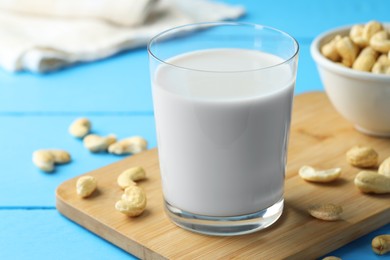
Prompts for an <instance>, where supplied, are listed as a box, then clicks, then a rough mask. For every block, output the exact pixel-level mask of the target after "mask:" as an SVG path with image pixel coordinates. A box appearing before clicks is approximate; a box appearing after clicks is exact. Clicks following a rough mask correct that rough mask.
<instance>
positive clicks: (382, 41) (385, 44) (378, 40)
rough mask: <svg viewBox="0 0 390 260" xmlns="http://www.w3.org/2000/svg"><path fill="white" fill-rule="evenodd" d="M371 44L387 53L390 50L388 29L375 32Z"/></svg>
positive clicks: (377, 49) (375, 48)
mask: <svg viewBox="0 0 390 260" xmlns="http://www.w3.org/2000/svg"><path fill="white" fill-rule="evenodd" d="M370 46H371V47H372V48H373V49H374V50H376V51H379V52H382V53H387V52H389V51H390V35H389V32H387V31H380V32H377V33H376V34H374V35H373V36H372V37H371V40H370Z"/></svg>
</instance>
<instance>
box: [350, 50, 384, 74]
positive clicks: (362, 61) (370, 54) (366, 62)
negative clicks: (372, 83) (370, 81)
mask: <svg viewBox="0 0 390 260" xmlns="http://www.w3.org/2000/svg"><path fill="white" fill-rule="evenodd" d="M377 57H378V53H377V52H376V51H374V50H373V49H372V48H371V47H366V48H364V49H363V50H362V51H361V52H360V54H359V56H358V57H357V59H356V60H355V62H354V63H353V65H352V68H353V69H355V70H360V71H371V69H372V67H373V66H374V64H375V62H376V59H377Z"/></svg>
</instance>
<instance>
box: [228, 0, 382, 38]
mask: <svg viewBox="0 0 390 260" xmlns="http://www.w3.org/2000/svg"><path fill="white" fill-rule="evenodd" d="M223 2H226V3H231V4H241V5H243V6H244V7H245V8H246V9H247V15H246V16H245V17H244V18H242V19H240V20H241V21H246V22H253V23H258V24H263V25H268V26H272V27H276V28H279V29H281V30H284V31H286V32H288V33H290V34H292V35H293V36H294V37H296V38H298V39H312V38H313V37H315V36H316V35H318V34H319V33H321V32H323V31H325V30H328V29H330V28H333V27H338V26H343V25H348V24H356V23H365V22H367V21H370V20H372V19H376V20H379V21H382V22H385V21H387V22H389V21H390V16H389V10H390V1H388V0H345V1H340V0H327V1H306V0H300V1H291V0H273V1H250V0H247V1H240V0H224V1H223Z"/></svg>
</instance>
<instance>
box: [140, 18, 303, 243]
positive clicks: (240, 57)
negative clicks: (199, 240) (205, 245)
mask: <svg viewBox="0 0 390 260" xmlns="http://www.w3.org/2000/svg"><path fill="white" fill-rule="evenodd" d="M298 50H299V47H298V43H297V41H296V40H295V39H294V38H293V37H291V36H290V35H288V34H287V33H285V32H282V31H280V30H277V29H274V28H271V27H267V26H262V25H256V24H248V23H235V22H216V23H199V24H190V25H184V26H180V27H176V28H173V29H170V30H167V31H164V32H162V33H160V34H158V35H157V36H155V37H154V38H153V39H151V40H150V42H149V44H148V51H149V60H150V78H151V85H152V93H153V105H154V115H155V121H156V131H157V141H158V154H159V161H160V171H161V180H162V190H163V195H164V203H165V209H166V213H167V215H168V216H169V218H170V219H171V220H172V221H173V222H174V223H175V224H177V225H178V226H180V227H183V228H185V229H188V230H191V231H194V232H198V233H203V234H209V235H221V236H231V235H240V234H246V233H251V232H254V231H257V230H261V229H264V228H266V227H268V226H270V225H271V224H272V223H274V222H275V221H277V219H278V218H279V217H280V216H281V214H282V211H283V190H284V176H285V168H286V150H287V144H288V136H289V128H290V118H291V108H292V101H293V93H294V86H295V78H296V71H297V62H298Z"/></svg>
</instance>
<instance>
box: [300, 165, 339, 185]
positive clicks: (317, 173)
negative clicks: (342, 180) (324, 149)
mask: <svg viewBox="0 0 390 260" xmlns="http://www.w3.org/2000/svg"><path fill="white" fill-rule="evenodd" d="M340 175H341V168H333V169H327V170H316V169H314V168H313V167H310V166H302V167H301V168H300V169H299V176H301V178H302V179H304V180H306V181H311V182H331V181H334V180H336V179H337V178H338V177H340Z"/></svg>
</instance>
